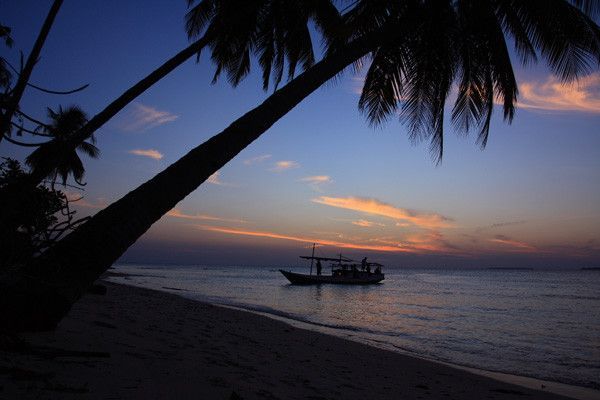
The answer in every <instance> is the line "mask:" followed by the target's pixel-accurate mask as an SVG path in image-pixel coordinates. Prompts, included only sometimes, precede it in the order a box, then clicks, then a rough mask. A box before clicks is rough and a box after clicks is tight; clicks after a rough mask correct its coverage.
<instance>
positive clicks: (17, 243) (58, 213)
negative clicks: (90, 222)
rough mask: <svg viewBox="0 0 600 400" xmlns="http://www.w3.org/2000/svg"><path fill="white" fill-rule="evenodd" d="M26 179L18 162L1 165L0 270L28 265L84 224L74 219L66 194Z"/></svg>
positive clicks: (7, 161)
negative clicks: (77, 226)
mask: <svg viewBox="0 0 600 400" xmlns="http://www.w3.org/2000/svg"><path fill="white" fill-rule="evenodd" d="M27 179H28V174H27V172H26V171H24V170H23V169H22V168H21V164H20V163H19V162H18V161H16V160H13V159H9V158H5V159H3V161H2V163H0V198H1V199H2V207H0V237H1V238H2V240H0V270H3V269H7V268H11V267H17V268H18V267H19V266H21V265H23V264H25V263H27V262H28V261H29V260H30V259H31V258H32V257H34V256H36V255H38V254H40V253H41V252H43V251H44V250H45V249H47V248H48V247H49V246H51V245H52V244H53V243H55V242H56V241H57V240H59V239H60V238H61V237H62V236H63V235H64V234H65V233H66V232H68V231H69V230H71V229H72V228H73V227H74V226H75V225H77V224H79V223H82V222H84V220H85V219H83V220H75V219H74V216H75V211H73V210H71V209H70V206H69V205H70V202H69V200H68V199H67V196H66V195H65V193H63V192H62V191H59V190H54V189H51V188H49V187H47V186H44V185H38V186H31V185H29V184H28V182H27Z"/></svg>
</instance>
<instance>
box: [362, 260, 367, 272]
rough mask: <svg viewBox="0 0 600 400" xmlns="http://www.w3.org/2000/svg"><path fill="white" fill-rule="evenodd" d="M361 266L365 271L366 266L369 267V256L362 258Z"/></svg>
mask: <svg viewBox="0 0 600 400" xmlns="http://www.w3.org/2000/svg"><path fill="white" fill-rule="evenodd" d="M360 267H361V269H362V270H363V271H364V270H365V268H367V257H365V258H363V259H362V261H361V262H360Z"/></svg>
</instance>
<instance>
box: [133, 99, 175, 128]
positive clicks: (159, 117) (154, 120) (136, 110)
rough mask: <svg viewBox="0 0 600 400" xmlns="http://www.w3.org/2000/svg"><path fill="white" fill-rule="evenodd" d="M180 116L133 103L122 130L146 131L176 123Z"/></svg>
mask: <svg viewBox="0 0 600 400" xmlns="http://www.w3.org/2000/svg"><path fill="white" fill-rule="evenodd" d="M177 118H179V116H178V115H175V114H173V113H170V112H169V111H163V110H158V109H156V108H154V107H150V106H146V105H144V104H141V103H133V104H132V108H131V109H130V110H129V111H128V112H127V113H126V114H125V116H124V120H123V121H122V122H121V129H123V130H125V131H130V132H137V131H145V130H148V129H151V128H154V127H157V126H159V125H163V124H166V123H169V122H173V121H175V120H176V119H177Z"/></svg>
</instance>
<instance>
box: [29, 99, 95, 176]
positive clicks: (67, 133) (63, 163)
mask: <svg viewBox="0 0 600 400" xmlns="http://www.w3.org/2000/svg"><path fill="white" fill-rule="evenodd" d="M47 115H48V119H49V122H48V124H46V125H44V126H42V128H41V130H42V132H43V133H44V134H46V135H49V136H51V137H52V138H53V139H52V140H51V141H50V142H49V143H46V144H43V145H42V146H40V147H38V148H37V149H36V150H35V151H33V153H31V154H30V155H29V157H27V159H26V162H27V164H28V165H29V166H30V167H31V169H32V171H34V172H35V171H36V170H37V169H43V170H46V171H49V172H48V173H47V175H46V177H47V178H50V180H51V182H52V184H54V182H55V181H56V179H57V178H59V177H60V180H61V182H62V184H63V185H66V184H67V180H68V178H69V175H71V176H73V179H74V180H75V182H77V183H78V184H80V185H84V183H83V177H84V175H85V168H84V166H83V162H82V161H81V159H80V158H79V156H78V155H77V151H78V150H79V151H81V152H83V153H84V154H86V155H87V156H89V157H91V158H98V157H99V156H100V150H99V149H98V148H97V147H96V146H95V145H94V143H95V141H96V140H95V138H94V137H93V136H91V139H90V142H81V143H80V144H79V145H78V146H77V147H76V148H75V149H72V148H71V147H70V146H69V142H70V141H71V139H72V136H73V135H74V134H75V133H76V132H78V131H79V129H81V127H82V126H84V125H85V124H86V123H87V115H86V114H85V112H84V111H83V110H82V109H81V108H79V107H77V106H70V107H67V108H66V109H63V108H62V107H59V109H58V110H57V111H54V110H52V109H51V108H48V109H47Z"/></svg>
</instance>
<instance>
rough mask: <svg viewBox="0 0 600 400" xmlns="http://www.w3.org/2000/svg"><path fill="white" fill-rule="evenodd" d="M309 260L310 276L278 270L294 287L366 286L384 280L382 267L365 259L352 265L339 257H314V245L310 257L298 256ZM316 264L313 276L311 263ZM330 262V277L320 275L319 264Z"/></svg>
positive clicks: (350, 261)
mask: <svg viewBox="0 0 600 400" xmlns="http://www.w3.org/2000/svg"><path fill="white" fill-rule="evenodd" d="M300 258H304V259H306V260H310V274H298V273H295V272H290V271H284V270H282V269H280V270H279V272H281V273H282V274H283V276H285V277H286V278H287V279H288V280H289V281H290V282H291V283H292V284H294V285H310V284H320V283H335V284H343V285H368V284H372V283H378V282H381V281H382V280H384V279H385V275H384V274H383V273H382V272H381V267H383V265H381V264H379V263H374V262H367V257H365V258H363V260H362V261H361V263H360V264H356V263H352V261H353V260H351V259H349V258H345V257H342V255H341V254H340V256H339V257H338V258H330V257H315V245H313V252H312V255H311V256H300ZM315 261H316V262H317V273H316V274H315V275H313V273H312V270H313V263H314V262H315ZM322 261H329V262H331V264H330V266H331V275H322V274H321V269H322V268H321V262H322Z"/></svg>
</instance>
